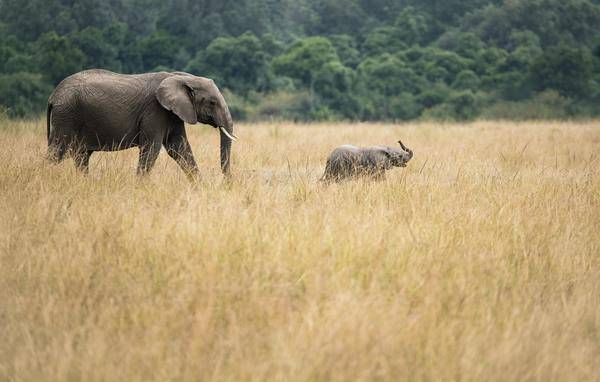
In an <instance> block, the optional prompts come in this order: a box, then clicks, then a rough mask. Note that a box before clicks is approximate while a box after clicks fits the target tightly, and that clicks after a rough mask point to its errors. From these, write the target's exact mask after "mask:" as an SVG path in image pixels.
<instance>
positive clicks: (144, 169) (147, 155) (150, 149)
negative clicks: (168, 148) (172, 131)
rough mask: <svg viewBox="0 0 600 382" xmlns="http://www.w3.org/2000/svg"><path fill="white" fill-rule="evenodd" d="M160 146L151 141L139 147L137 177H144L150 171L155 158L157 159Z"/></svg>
mask: <svg viewBox="0 0 600 382" xmlns="http://www.w3.org/2000/svg"><path fill="white" fill-rule="evenodd" d="M161 146H162V145H161V143H160V141H151V142H148V143H147V144H145V145H143V146H141V147H140V159H139V162H138V168H137V173H138V175H145V174H147V173H148V172H150V170H152V167H154V163H155V162H156V158H158V154H159V153H160V148H161Z"/></svg>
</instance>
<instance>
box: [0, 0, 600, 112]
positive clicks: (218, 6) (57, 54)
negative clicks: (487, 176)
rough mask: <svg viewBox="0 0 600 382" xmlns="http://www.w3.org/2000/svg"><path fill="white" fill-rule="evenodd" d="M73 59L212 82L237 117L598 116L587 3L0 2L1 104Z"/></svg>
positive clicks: (42, 83) (29, 97) (30, 93)
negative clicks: (199, 77)
mask: <svg viewBox="0 0 600 382" xmlns="http://www.w3.org/2000/svg"><path fill="white" fill-rule="evenodd" d="M85 68H105V69H109V70H113V71H117V72H122V73H140V72H149V71H160V70H167V71H172V70H185V71H188V72H190V73H193V74H196V75H202V76H206V77H210V78H213V79H214V80H215V81H216V83H217V84H218V85H219V87H220V88H221V89H222V90H223V91H224V94H225V97H226V98H227V100H228V102H229V104H230V107H231V110H232V113H233V114H234V117H235V118H236V119H247V120H261V119H271V118H281V119H293V120H333V119H344V120H411V119H416V118H425V119H449V120H467V119H473V118H519V119H526V118H570V117H593V116H595V115H598V114H600V110H599V109H600V108H599V107H598V106H599V105H600V0H504V1H500V0H418V1H417V0H218V1H217V0H0V114H5V115H8V116H11V117H31V116H34V117H37V116H38V115H39V114H40V113H41V112H42V111H43V110H44V109H45V106H46V100H47V97H48V95H49V94H50V92H51V91H52V89H53V87H54V86H55V85H56V84H57V83H58V82H60V81H61V80H62V79H63V78H64V77H66V76H68V75H69V74H71V73H74V72H77V71H79V70H82V69H85Z"/></svg>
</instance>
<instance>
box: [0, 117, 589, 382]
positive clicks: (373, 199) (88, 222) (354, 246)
mask: <svg viewBox="0 0 600 382" xmlns="http://www.w3.org/2000/svg"><path fill="white" fill-rule="evenodd" d="M0 126H1V127H0V147H1V149H0V169H1V171H0V380H16V381H21V380H22V381H39V380H52V381H61V380H85V381H97V380H109V381H117V380H120V381H136V380H137V381H146V380H202V381H206V380H231V381H237V380H256V381H261V380H279V381H288V380H298V381H305V380H332V381H335V380H415V381H418V380H440V381H441V380H485V381H512V380H539V381H551V380H563V381H566V380H569V381H574V380H584V381H585V380H598V378H599V377H598V375H599V374H598V370H600V173H599V171H600V170H599V166H600V159H598V156H600V122H598V121H591V122H571V123H566V122H562V123H559V122H536V123H509V122H476V123H471V124H466V125H459V124H436V123H417V124H406V125H384V124H381V125H370V124H331V125H330V124H315V125H296V124H279V123H272V124H260V125H239V126H238V128H237V130H236V133H237V134H238V135H239V136H240V138H241V142H240V143H238V144H235V145H234V153H235V154H234V155H235V159H234V160H235V162H234V165H233V170H234V177H233V181H231V182H230V183H224V182H223V181H222V177H221V175H220V173H219V170H218V139H217V138H218V137H217V136H218V134H217V133H216V132H215V131H214V130H213V129H211V128H209V127H206V126H189V127H188V134H189V135H190V138H191V143H192V146H193V149H194V152H195V155H196V159H197V160H198V162H199V165H200V167H201V170H202V174H203V175H204V177H203V180H202V181H201V182H200V183H199V184H197V185H192V184H190V183H188V182H187V180H186V178H185V176H184V175H183V173H182V172H181V171H180V170H179V169H178V167H177V166H176V164H175V163H174V162H173V161H172V160H171V159H170V158H168V156H167V155H166V154H165V153H164V152H163V153H161V155H160V157H159V161H158V163H157V166H156V167H155V169H154V171H153V172H152V174H151V175H150V176H149V177H148V178H146V179H137V178H136V177H135V175H134V174H135V166H136V162H137V150H135V149H132V150H129V151H124V152H119V153H100V154H94V156H93V157H92V162H91V169H90V174H89V175H88V176H84V175H81V174H79V173H77V172H76V171H75V169H74V166H73V162H72V161H71V160H68V161H65V162H64V163H62V164H60V165H50V164H48V163H46V161H45V160H44V153H45V126H44V124H43V123H42V122H41V121H40V122H36V123H19V122H10V121H4V122H0ZM398 138H401V139H402V140H403V141H404V142H405V143H406V145H407V146H409V147H411V148H413V149H414V152H415V158H414V159H413V161H412V162H411V163H410V164H409V166H408V167H407V168H404V169H394V170H392V171H390V172H388V177H387V180H386V181H383V182H379V183H372V182H364V181H351V182H347V183H343V184H340V185H332V186H328V187H325V186H322V185H320V184H319V183H318V182H317V180H318V178H319V177H320V175H321V173H322V170H323V168H324V163H325V158H326V156H327V154H328V153H329V151H330V150H331V149H332V148H333V147H335V146H337V145H339V144H342V143H354V144H360V145H368V144H381V143H387V144H390V145H391V144H394V143H395V142H396V141H397V139H398Z"/></svg>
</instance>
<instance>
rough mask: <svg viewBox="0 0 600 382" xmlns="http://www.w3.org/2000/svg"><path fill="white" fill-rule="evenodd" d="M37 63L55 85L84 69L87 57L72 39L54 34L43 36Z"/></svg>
mask: <svg viewBox="0 0 600 382" xmlns="http://www.w3.org/2000/svg"><path fill="white" fill-rule="evenodd" d="M36 58H37V63H38V65H39V68H40V69H41V72H43V73H44V74H45V75H46V77H47V78H48V79H49V80H50V82H51V83H53V84H54V85H56V84H58V83H59V82H60V81H62V79H63V78H65V77H67V76H68V75H70V74H73V73H76V72H78V71H80V70H81V69H83V66H84V63H85V55H84V54H83V52H82V51H81V50H80V49H79V48H77V46H75V45H74V44H73V42H72V41H71V39H70V38H68V37H63V36H59V35H57V34H56V33H54V32H49V33H45V34H43V35H42V36H41V37H40V38H39V40H38V41H37V52H36Z"/></svg>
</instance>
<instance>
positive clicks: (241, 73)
mask: <svg viewBox="0 0 600 382" xmlns="http://www.w3.org/2000/svg"><path fill="white" fill-rule="evenodd" d="M271 49H273V47H271ZM186 70H187V71H189V72H190V73H193V74H197V75H203V76H207V77H210V78H213V79H214V80H215V81H216V82H217V83H218V84H219V85H220V86H223V87H226V88H228V89H231V90H232V91H234V92H238V93H240V94H244V95H245V94H247V93H248V92H249V91H250V90H259V91H264V90H268V89H269V85H270V84H269V78H268V76H269V73H268V71H269V63H268V62H267V54H265V52H264V51H263V48H262V42H261V40H259V39H258V38H257V37H256V36H255V35H254V34H252V33H250V32H246V33H244V34H243V35H240V36H239V37H219V38H216V39H215V40H213V41H212V42H211V43H210V44H209V45H208V47H206V49H205V50H204V51H200V52H198V54H197V55H196V57H195V58H194V59H193V60H192V61H191V62H190V63H189V64H188V66H187V67H186Z"/></svg>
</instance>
